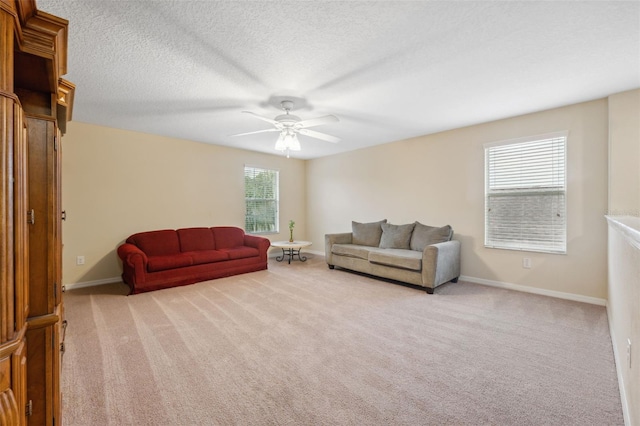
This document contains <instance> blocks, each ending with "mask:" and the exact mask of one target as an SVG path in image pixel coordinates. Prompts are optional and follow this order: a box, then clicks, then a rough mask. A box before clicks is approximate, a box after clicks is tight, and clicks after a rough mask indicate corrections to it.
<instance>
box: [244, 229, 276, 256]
mask: <svg viewBox="0 0 640 426" xmlns="http://www.w3.org/2000/svg"><path fill="white" fill-rule="evenodd" d="M244 245H245V246H248V247H253V248H257V249H258V251H259V252H260V257H263V256H264V258H265V259H266V257H267V251H268V250H269V247H270V246H271V241H269V239H268V238H265V237H259V236H257V235H248V234H245V236H244Z"/></svg>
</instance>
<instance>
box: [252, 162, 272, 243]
mask: <svg viewBox="0 0 640 426" xmlns="http://www.w3.org/2000/svg"><path fill="white" fill-rule="evenodd" d="M278 179H279V172H278V171H277V170H269V169H261V168H257V167H250V166H245V167H244V198H245V205H246V209H245V217H244V229H245V232H247V233H251V234H260V233H277V232H278V222H279V221H278V210H279V205H278V204H279V194H278V193H279V190H278V186H279V185H278Z"/></svg>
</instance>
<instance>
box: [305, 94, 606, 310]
mask: <svg viewBox="0 0 640 426" xmlns="http://www.w3.org/2000/svg"><path fill="white" fill-rule="evenodd" d="M607 121H608V114H607V101H606V100H597V101H592V102H586V103H581V104H577V105H572V106H567V107H564V108H557V109H553V110H548V111H543V112H539V113H535V114H529V115H525V116H520V117H515V118H510V119H506V120H500V121H495V122H490V123H486V124H481V125H477V126H471V127H466V128H461V129H456V130H452V131H447V132H443V133H438V134H433V135H428V136H422V137H418V138H414V139H410V140H405V141H399V142H395V143H391V144H386V145H381V146H377V147H373V148H368V149H362V150H358V151H353V152H349V153H346V154H341V155H335V156H330V157H324V158H319V159H315V160H311V161H309V164H308V166H307V198H308V200H309V203H308V206H307V212H308V216H307V222H308V231H309V238H311V240H312V241H313V242H314V248H315V249H316V250H319V249H322V250H324V248H323V247H322V244H323V242H324V234H325V233H333V232H345V231H350V230H351V220H356V221H373V220H379V219H383V218H386V219H388V220H389V221H390V222H391V223H394V224H401V223H409V222H413V221H415V220H418V221H420V222H422V223H424V224H428V225H438V226H440V225H445V224H450V225H451V226H452V227H453V228H454V230H455V233H456V235H455V237H454V238H456V239H458V240H460V241H461V242H462V275H464V276H467V277H473V278H476V279H480V280H486V281H492V282H498V283H508V284H515V285H522V286H528V287H534V288H539V289H543V290H551V291H555V292H563V293H571V294H575V295H581V296H586V297H593V298H599V299H604V298H606V295H607V286H606V282H607V269H606V268H607V265H606V258H607V251H606V249H607V225H606V222H605V220H604V217H603V215H604V213H605V212H606V210H607V139H608V125H607ZM562 130H567V131H568V132H569V137H568V146H567V157H568V160H567V164H568V169H567V170H568V172H567V173H568V178H567V185H568V186H567V198H568V207H567V213H568V230H567V236H568V238H567V242H568V243H567V254H566V255H552V254H541V253H531V252H519V251H510V250H499V249H487V248H484V150H483V144H484V143H487V142H493V141H500V140H506V139H512V138H518V137H523V136H531V135H538V134H543V133H549V132H555V131H562ZM343 143H349V141H344V142H343ZM321 247H322V248H321ZM523 257H529V258H531V260H532V268H531V269H523V268H522V258H523Z"/></svg>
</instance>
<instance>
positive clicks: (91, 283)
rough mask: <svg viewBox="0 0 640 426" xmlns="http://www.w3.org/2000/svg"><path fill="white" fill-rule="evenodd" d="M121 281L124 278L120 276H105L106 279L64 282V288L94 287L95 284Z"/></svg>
mask: <svg viewBox="0 0 640 426" xmlns="http://www.w3.org/2000/svg"><path fill="white" fill-rule="evenodd" d="M121 282H122V278H120V277H115V278H104V279H101V280H94V281H84V282H79V283H71V284H64V288H65V289H66V290H73V289H74V288H83V287H93V286H96V285H103V284H113V283H121Z"/></svg>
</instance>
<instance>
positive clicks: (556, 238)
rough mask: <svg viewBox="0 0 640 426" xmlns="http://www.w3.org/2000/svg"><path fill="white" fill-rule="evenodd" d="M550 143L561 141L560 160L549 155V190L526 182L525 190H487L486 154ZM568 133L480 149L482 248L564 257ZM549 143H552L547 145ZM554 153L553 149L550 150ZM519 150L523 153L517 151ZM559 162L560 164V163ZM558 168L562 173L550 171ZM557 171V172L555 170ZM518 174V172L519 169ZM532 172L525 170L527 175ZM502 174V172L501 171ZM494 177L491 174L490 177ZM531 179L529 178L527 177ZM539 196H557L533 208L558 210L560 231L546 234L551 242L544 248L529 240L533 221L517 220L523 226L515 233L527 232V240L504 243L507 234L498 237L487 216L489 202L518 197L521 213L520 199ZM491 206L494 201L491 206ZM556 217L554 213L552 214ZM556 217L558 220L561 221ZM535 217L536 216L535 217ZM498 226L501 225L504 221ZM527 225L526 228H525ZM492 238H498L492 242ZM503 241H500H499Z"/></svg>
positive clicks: (510, 240)
mask: <svg viewBox="0 0 640 426" xmlns="http://www.w3.org/2000/svg"><path fill="white" fill-rule="evenodd" d="M554 139H562V141H561V143H562V154H561V156H562V158H559V157H560V156H559V155H558V157H554V156H555V155H556V153H552V154H550V158H551V159H553V161H554V165H553V166H550V169H549V170H553V171H551V172H549V178H550V179H551V180H552V181H553V182H554V184H553V185H551V186H544V185H535V184H532V183H531V182H529V184H528V186H523V187H520V188H515V187H512V188H508V189H507V188H502V189H495V188H493V189H492V188H491V187H490V185H491V184H490V181H491V164H490V151H491V150H492V149H494V148H497V147H504V146H507V145H521V146H526V144H534V143H542V142H544V141H552V140H554ZM568 142H569V132H568V131H560V132H553V133H546V134H541V135H535V136H527V137H522V138H517V139H509V140H504V141H498V142H490V143H486V144H484V145H483V147H484V173H485V183H484V185H485V186H484V207H485V208H484V230H485V232H484V247H485V248H492V249H503V250H516V251H527V252H540V253H549V254H566V253H567V228H568V216H567V211H568V206H567V158H568V155H567V152H568V145H569V143H568ZM550 143H553V142H550ZM553 149H555V148H553ZM521 150H523V151H524V150H525V149H524V148H522V147H521ZM560 161H561V163H560ZM555 166H561V170H562V173H561V174H560V173H558V172H557V171H556V170H555V169H553V167H555ZM558 169H559V168H558ZM518 170H522V165H520V168H518ZM531 170H532V168H531V167H530V169H529V170H528V171H529V172H530V173H531ZM503 172H504V170H503ZM560 175H561V179H558V176H560ZM494 177H495V173H494ZM529 177H530V178H532V176H531V175H530V176H529ZM560 184H561V186H559V185H560ZM512 185H515V182H512ZM541 196H543V197H545V196H549V197H552V196H556V197H558V196H560V197H561V198H557V199H556V200H553V199H552V198H550V200H551V201H546V200H545V199H542V200H538V201H537V204H536V206H538V205H540V203H541V202H542V203H544V202H551V203H555V204H553V207H558V208H561V209H562V211H561V212H560V215H561V216H562V215H563V219H562V221H561V222H560V223H561V225H562V226H561V228H559V230H556V231H555V232H554V231H550V232H549V234H552V237H553V238H552V239H551V240H550V241H549V242H548V244H544V243H543V242H542V240H540V241H537V242H536V238H535V237H534V236H533V235H534V233H533V231H534V230H535V226H536V223H535V222H534V221H529V222H528V223H527V221H526V220H523V218H522V217H521V218H519V221H518V223H519V224H523V225H525V226H521V227H519V228H518V232H522V231H523V230H524V231H527V230H528V231H529V233H528V234H527V237H525V238H516V237H513V238H512V239H508V236H507V234H508V233H509V232H510V231H506V232H503V233H501V232H500V231H499V230H497V231H496V229H497V228H496V226H495V223H496V221H495V216H493V217H492V216H491V215H490V211H491V206H492V204H491V199H493V200H495V199H496V198H497V197H511V198H513V197H520V201H519V203H520V204H521V206H522V207H521V209H522V210H523V211H524V206H525V203H526V200H525V199H524V198H523V197H529V198H531V197H538V198H540V197H541ZM493 205H494V206H495V201H494V204H493ZM556 214H558V213H556ZM561 216H559V217H561ZM536 217H537V216H536ZM501 223H503V224H504V221H502V222H501ZM538 223H539V225H544V224H547V223H550V224H553V223H554V219H553V218H552V217H551V216H550V215H549V216H547V217H546V218H543V220H540V221H538ZM527 224H529V225H530V226H529V227H528V228H527V226H526V225H527ZM496 236H497V237H498V238H496ZM500 238H503V239H500Z"/></svg>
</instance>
